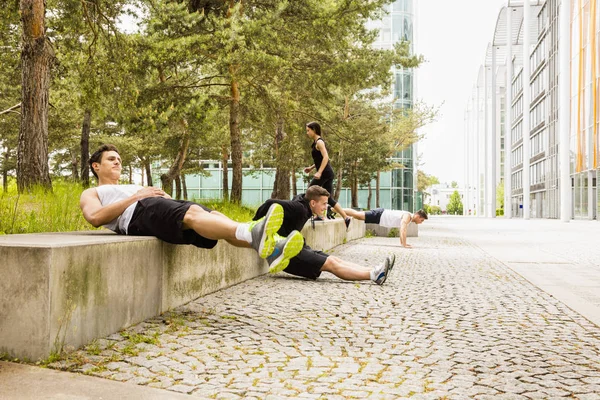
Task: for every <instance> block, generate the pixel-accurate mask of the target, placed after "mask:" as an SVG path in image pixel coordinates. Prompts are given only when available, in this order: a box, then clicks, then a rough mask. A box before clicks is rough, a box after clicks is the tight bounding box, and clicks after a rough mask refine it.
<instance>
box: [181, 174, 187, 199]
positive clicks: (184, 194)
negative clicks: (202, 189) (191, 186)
mask: <svg viewBox="0 0 600 400" xmlns="http://www.w3.org/2000/svg"><path fill="white" fill-rule="evenodd" d="M181 187H182V189H183V199H184V200H188V192H187V184H186V183H185V174H184V175H181Z"/></svg>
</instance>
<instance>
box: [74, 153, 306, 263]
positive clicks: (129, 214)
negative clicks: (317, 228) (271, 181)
mask: <svg viewBox="0 0 600 400" xmlns="http://www.w3.org/2000/svg"><path fill="white" fill-rule="evenodd" d="M89 164H90V168H91V170H92V173H93V174H94V175H95V176H96V178H98V186H97V187H95V188H89V189H86V190H84V191H83V193H82V194H81V198H80V202H79V205H80V207H81V211H82V212H83V216H84V218H85V219H86V221H88V222H89V223H90V224H92V225H93V226H95V227H99V226H104V227H106V228H108V229H110V230H112V231H114V232H116V233H118V234H124V235H141V236H156V237H157V238H159V239H161V240H163V241H165V242H168V243H172V244H191V245H194V246H196V247H200V248H206V249H211V248H213V247H214V246H215V245H216V244H217V241H218V240H220V239H225V240H226V241H227V242H229V243H230V244H232V245H234V246H237V247H252V248H254V249H255V250H256V251H257V252H258V254H259V255H260V257H262V258H267V257H269V256H271V255H272V254H274V253H277V257H271V258H269V259H268V262H269V271H270V272H273V273H274V272H279V271H281V270H283V269H284V268H286V267H287V265H288V264H289V260H290V259H291V258H292V257H295V256H296V255H297V254H298V253H299V252H300V250H301V249H302V246H303V245H304V238H303V237H302V234H301V233H300V232H298V231H297V230H295V231H293V232H291V233H290V234H289V235H288V236H287V237H286V238H284V239H282V240H277V239H276V233H277V231H278V230H279V228H280V227H281V224H282V222H283V208H282V207H281V205H279V204H274V205H272V206H271V207H270V208H269V210H268V212H267V215H265V217H264V218H262V219H261V220H259V221H254V222H252V223H249V224H241V223H238V222H235V221H233V220H231V219H229V218H228V217H226V216H225V215H223V214H221V213H219V212H217V211H213V210H210V209H209V208H207V207H205V206H203V205H201V204H196V203H193V202H191V201H184V200H174V199H172V198H171V197H170V196H169V195H168V194H166V193H165V192H164V191H163V190H162V189H160V188H156V187H142V186H138V185H119V178H120V177H121V168H122V167H121V156H120V155H119V153H118V151H117V148H116V147H115V146H113V145H103V146H101V147H100V148H99V149H98V150H97V151H96V152H95V153H94V154H92V156H91V157H90V161H89Z"/></svg>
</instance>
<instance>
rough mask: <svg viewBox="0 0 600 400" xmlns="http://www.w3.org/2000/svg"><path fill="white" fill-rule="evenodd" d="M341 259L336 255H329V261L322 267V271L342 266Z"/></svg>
mask: <svg viewBox="0 0 600 400" xmlns="http://www.w3.org/2000/svg"><path fill="white" fill-rule="evenodd" d="M340 261H341V260H340V259H339V258H337V257H335V256H329V257H327V261H325V264H323V266H322V267H321V271H332V270H334V269H336V268H337V267H339V266H340Z"/></svg>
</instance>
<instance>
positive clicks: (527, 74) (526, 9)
mask: <svg viewBox="0 0 600 400" xmlns="http://www.w3.org/2000/svg"><path fill="white" fill-rule="evenodd" d="M530 19H531V7H530V5H529V0H525V1H524V2H523V219H529V214H530V213H529V203H530V201H529V200H530V199H529V197H530V189H531V188H530V183H529V161H530V159H531V155H530V154H529V153H530V150H529V139H530V133H531V132H530V128H529V124H530V123H529V116H530V109H531V68H530V56H531V51H530V46H529V39H530V36H531V34H530V31H531V29H530V27H529V20H530Z"/></svg>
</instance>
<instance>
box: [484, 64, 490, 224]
mask: <svg viewBox="0 0 600 400" xmlns="http://www.w3.org/2000/svg"><path fill="white" fill-rule="evenodd" d="M488 68H489V67H488V66H487V65H484V66H483V98H484V100H483V210H484V216H485V217H489V216H490V204H489V202H488V200H489V198H490V193H489V189H490V185H489V176H490V172H489V171H490V168H489V164H488V162H489V160H490V156H489V147H490V144H489V141H490V139H489V136H490V129H489V125H490V120H489V118H488V115H489V112H490V110H489V106H488V97H489V95H490V90H489V88H488V87H489V76H488Z"/></svg>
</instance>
